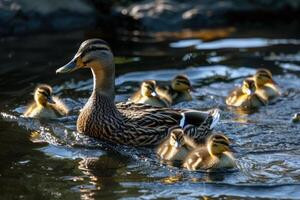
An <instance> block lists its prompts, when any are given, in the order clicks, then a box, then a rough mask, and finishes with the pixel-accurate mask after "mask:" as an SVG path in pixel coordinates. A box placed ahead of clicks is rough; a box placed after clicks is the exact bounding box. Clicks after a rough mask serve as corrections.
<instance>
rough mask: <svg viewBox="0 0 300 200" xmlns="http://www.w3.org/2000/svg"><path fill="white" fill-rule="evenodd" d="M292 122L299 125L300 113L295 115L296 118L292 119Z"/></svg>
mask: <svg viewBox="0 0 300 200" xmlns="http://www.w3.org/2000/svg"><path fill="white" fill-rule="evenodd" d="M292 122H293V123H298V122H300V113H295V114H294V116H293V117H292Z"/></svg>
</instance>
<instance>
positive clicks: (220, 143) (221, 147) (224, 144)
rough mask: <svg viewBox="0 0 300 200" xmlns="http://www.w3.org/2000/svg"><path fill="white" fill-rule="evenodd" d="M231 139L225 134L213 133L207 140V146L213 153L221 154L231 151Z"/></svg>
mask: <svg viewBox="0 0 300 200" xmlns="http://www.w3.org/2000/svg"><path fill="white" fill-rule="evenodd" d="M229 144H230V141H229V139H228V138H227V137H226V136H225V135H224V134H213V135H211V136H210V137H209V138H208V140H207V147H208V150H209V152H210V153H211V154H212V155H220V154H222V153H223V152H225V151H230V147H229Z"/></svg>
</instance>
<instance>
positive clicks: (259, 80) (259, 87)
mask: <svg viewBox="0 0 300 200" xmlns="http://www.w3.org/2000/svg"><path fill="white" fill-rule="evenodd" d="M253 80H254V81H255V87H256V93H257V94H258V95H259V96H261V97H262V98H264V99H265V100H267V101H269V100H271V99H274V98H275V97H277V96H280V90H279V87H278V85H277V84H276V82H275V81H274V80H273V76H272V73H271V72H270V71H269V70H267V69H258V70H257V71H256V73H255V75H254V76H253Z"/></svg>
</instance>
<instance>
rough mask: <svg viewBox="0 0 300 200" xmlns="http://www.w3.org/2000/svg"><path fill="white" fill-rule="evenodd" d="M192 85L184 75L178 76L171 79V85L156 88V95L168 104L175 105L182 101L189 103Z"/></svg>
mask: <svg viewBox="0 0 300 200" xmlns="http://www.w3.org/2000/svg"><path fill="white" fill-rule="evenodd" d="M191 90H192V85H191V82H190V80H189V79H188V77H187V76H186V75H183V74H179V75H177V76H175V77H174V78H173V80H172V81H171V85H166V86H157V88H156V91H157V93H158V94H159V95H160V96H161V97H162V98H164V99H166V101H168V102H169V104H173V105H175V104H177V103H180V102H183V101H191V100H192V99H193V97H192V95H191Z"/></svg>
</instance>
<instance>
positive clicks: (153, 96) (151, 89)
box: [129, 80, 169, 107]
mask: <svg viewBox="0 0 300 200" xmlns="http://www.w3.org/2000/svg"><path fill="white" fill-rule="evenodd" d="M155 88H156V81H155V80H147V81H143V82H142V84H141V86H140V89H139V90H138V91H136V92H135V93H134V94H133V95H132V97H131V98H130V99H129V101H130V102H134V103H143V104H149V105H152V106H157V107H169V104H168V102H167V101H165V100H164V99H163V98H161V97H160V96H159V95H158V94H157V93H156V90H155Z"/></svg>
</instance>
